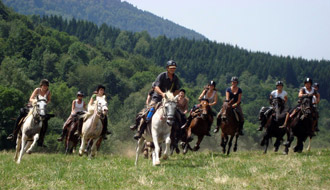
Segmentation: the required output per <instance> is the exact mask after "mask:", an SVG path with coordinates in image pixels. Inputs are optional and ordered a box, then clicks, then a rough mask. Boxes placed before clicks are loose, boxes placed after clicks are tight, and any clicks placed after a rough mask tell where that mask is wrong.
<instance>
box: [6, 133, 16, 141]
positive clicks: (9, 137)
mask: <svg viewBox="0 0 330 190" xmlns="http://www.w3.org/2000/svg"><path fill="white" fill-rule="evenodd" d="M14 139H15V138H14V133H12V134H10V135H8V137H7V140H14Z"/></svg>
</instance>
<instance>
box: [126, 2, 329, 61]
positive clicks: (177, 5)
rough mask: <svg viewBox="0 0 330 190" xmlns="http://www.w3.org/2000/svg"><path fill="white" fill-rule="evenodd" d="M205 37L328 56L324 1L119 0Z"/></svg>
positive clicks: (312, 56) (279, 52)
mask: <svg viewBox="0 0 330 190" xmlns="http://www.w3.org/2000/svg"><path fill="white" fill-rule="evenodd" d="M124 1H126V2H129V3H130V4H132V5H134V6H135V7H137V8H138V9H141V10H145V11H148V12H151V13H153V14H155V15H157V16H159V17H162V18H164V19H168V20H170V21H172V22H174V23H177V24H179V25H181V26H184V27H186V28H189V29H192V30H194V31H196V32H198V33H200V34H202V35H204V36H205V37H207V38H208V39H209V40H211V41H216V42H219V43H226V44H231V45H237V46H239V47H240V48H243V49H247V50H251V51H259V52H266V53H268V52H269V53H270V54H272V55H282V56H292V57H302V58H305V59H308V60H310V59H316V60H321V59H325V60H330V1H329V0H124Z"/></svg>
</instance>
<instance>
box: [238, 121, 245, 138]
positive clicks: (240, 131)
mask: <svg viewBox="0 0 330 190" xmlns="http://www.w3.org/2000/svg"><path fill="white" fill-rule="evenodd" d="M243 125H244V122H240V124H239V130H238V134H239V135H241V136H244V133H243Z"/></svg>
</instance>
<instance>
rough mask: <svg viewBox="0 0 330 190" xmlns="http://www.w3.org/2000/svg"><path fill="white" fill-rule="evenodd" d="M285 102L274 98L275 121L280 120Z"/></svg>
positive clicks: (272, 102)
mask: <svg viewBox="0 0 330 190" xmlns="http://www.w3.org/2000/svg"><path fill="white" fill-rule="evenodd" d="M284 103H285V102H284V100H283V99H282V98H280V97H277V98H273V99H272V101H271V104H272V106H273V108H274V111H275V120H276V121H277V120H278V116H279V115H280V113H281V112H282V111H283V109H284Z"/></svg>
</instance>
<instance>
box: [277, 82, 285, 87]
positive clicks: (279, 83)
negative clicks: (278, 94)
mask: <svg viewBox="0 0 330 190" xmlns="http://www.w3.org/2000/svg"><path fill="white" fill-rule="evenodd" d="M280 85H282V86H284V84H283V82H282V81H277V82H276V86H280Z"/></svg>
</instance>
